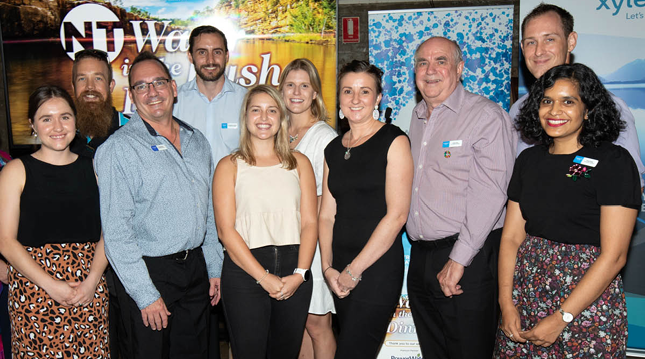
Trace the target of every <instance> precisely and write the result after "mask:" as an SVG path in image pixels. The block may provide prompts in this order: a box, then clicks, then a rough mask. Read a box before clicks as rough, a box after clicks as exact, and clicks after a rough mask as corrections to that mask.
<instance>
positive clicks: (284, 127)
mask: <svg viewBox="0 0 645 359" xmlns="http://www.w3.org/2000/svg"><path fill="white" fill-rule="evenodd" d="M261 93H265V94H267V95H269V96H270V97H271V98H272V99H273V101H275V103H276V104H277V106H278V109H279V110H280V128H279V129H278V133H276V134H275V136H274V141H273V150H274V151H275V154H276V155H277V156H278V158H279V159H280V161H281V162H282V166H283V167H284V168H286V169H288V170H292V169H294V168H296V167H297V166H298V161H297V160H296V158H295V157H294V156H293V153H292V152H291V149H290V148H289V136H288V134H289V132H288V129H289V122H288V119H287V106H285V104H284V100H283V99H282V96H281V95H280V93H279V92H278V90H276V89H275V88H273V87H271V86H268V85H257V86H255V87H253V88H251V89H250V90H249V91H248V92H247V93H246V96H244V101H243V102H242V112H241V113H240V149H239V150H237V151H235V152H234V153H233V156H232V157H231V159H232V160H236V159H238V158H239V159H241V160H243V161H244V162H246V163H248V164H250V165H251V166H254V165H255V155H254V153H253V145H252V144H251V136H250V134H249V130H248V128H247V127H246V116H247V113H248V110H249V108H248V107H249V104H250V103H251V99H252V98H253V96H255V95H258V94H261Z"/></svg>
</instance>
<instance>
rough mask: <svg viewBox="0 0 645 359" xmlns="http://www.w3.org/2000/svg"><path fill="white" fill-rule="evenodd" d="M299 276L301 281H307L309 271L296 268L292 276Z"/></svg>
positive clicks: (309, 276) (309, 275) (309, 274)
mask: <svg viewBox="0 0 645 359" xmlns="http://www.w3.org/2000/svg"><path fill="white" fill-rule="evenodd" d="M296 273H298V274H300V275H301V276H302V280H303V281H305V282H306V281H308V280H309V279H310V278H311V271H310V270H309V269H302V268H296V269H294V270H293V274H296Z"/></svg>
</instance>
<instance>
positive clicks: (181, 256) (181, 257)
mask: <svg viewBox="0 0 645 359" xmlns="http://www.w3.org/2000/svg"><path fill="white" fill-rule="evenodd" d="M201 249H202V247H197V248H193V249H186V250H185V251H180V252H177V253H173V254H167V255H165V256H159V257H148V258H159V259H173V260H176V261H185V260H186V259H188V256H189V255H191V253H194V252H201Z"/></svg>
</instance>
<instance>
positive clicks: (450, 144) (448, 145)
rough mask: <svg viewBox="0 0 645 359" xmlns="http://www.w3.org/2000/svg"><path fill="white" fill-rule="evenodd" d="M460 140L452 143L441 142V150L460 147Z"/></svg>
mask: <svg viewBox="0 0 645 359" xmlns="http://www.w3.org/2000/svg"><path fill="white" fill-rule="evenodd" d="M461 143H462V141H461V140H454V141H443V142H442V143H441V147H443V148H449V147H461Z"/></svg>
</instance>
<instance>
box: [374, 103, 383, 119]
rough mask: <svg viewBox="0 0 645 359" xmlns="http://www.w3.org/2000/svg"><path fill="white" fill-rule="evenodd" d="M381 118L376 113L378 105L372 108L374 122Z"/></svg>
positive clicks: (378, 113) (379, 114)
mask: <svg viewBox="0 0 645 359" xmlns="http://www.w3.org/2000/svg"><path fill="white" fill-rule="evenodd" d="M379 117H381V113H380V112H378V105H375V106H374V111H372V118H374V119H375V120H378V118H379Z"/></svg>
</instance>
